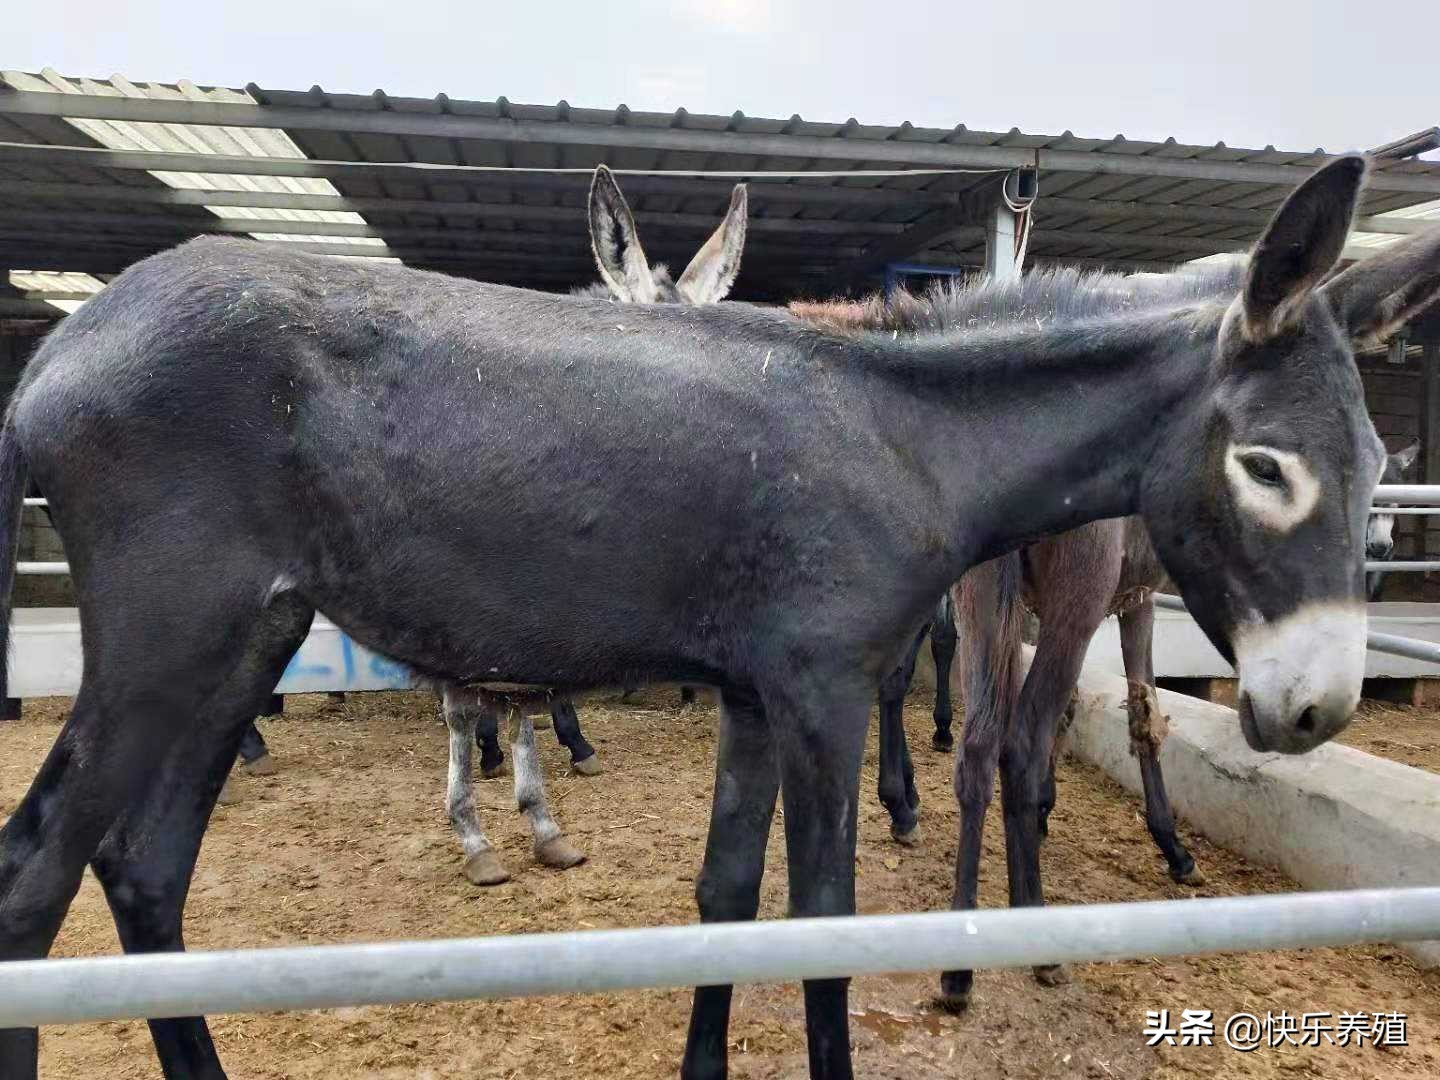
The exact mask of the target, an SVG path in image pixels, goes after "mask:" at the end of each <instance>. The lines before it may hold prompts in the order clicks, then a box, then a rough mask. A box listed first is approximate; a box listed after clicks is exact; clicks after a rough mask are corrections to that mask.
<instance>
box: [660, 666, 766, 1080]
mask: <svg viewBox="0 0 1440 1080" xmlns="http://www.w3.org/2000/svg"><path fill="white" fill-rule="evenodd" d="M779 788H780V773H779V769H778V765H777V762H776V760H775V751H774V744H773V741H772V739H771V735H770V728H769V725H768V723H767V722H766V719H765V714H764V712H763V711H762V710H761V708H760V704H759V702H758V701H757V700H756V699H755V698H754V696H753V695H750V694H740V693H738V692H736V691H734V690H724V691H721V693H720V737H719V743H718V746H717V748H716V755H715V790H714V794H713V796H712V804H711V810H710V833H709V836H708V838H707V839H706V841H705V863H704V866H703V867H702V868H701V870H700V876H699V877H697V878H696V879H695V899H696V902H697V903H698V904H699V907H700V921H701V922H707V923H708V922H740V921H749V920H751V919H753V918H755V914H756V912H757V911H759V909H760V880H761V878H762V877H763V876H764V873H765V845H766V842H767V841H768V840H769V838H770V824H771V821H772V820H773V819H774V817H775V795H776V792H777V791H778V790H779ZM730 994H731V988H730V987H728V986H699V987H696V988H695V999H694V1003H693V1004H692V1006H691V1010H690V1031H689V1034H688V1036H687V1037H686V1040H685V1058H684V1061H683V1063H682V1064H681V1066H680V1075H681V1077H682V1078H683V1080H722V1078H723V1077H724V1076H725V1075H726V1073H727V1065H728V1057H727V1045H728V1040H727V1032H728V1030H729V1027H730Z"/></svg>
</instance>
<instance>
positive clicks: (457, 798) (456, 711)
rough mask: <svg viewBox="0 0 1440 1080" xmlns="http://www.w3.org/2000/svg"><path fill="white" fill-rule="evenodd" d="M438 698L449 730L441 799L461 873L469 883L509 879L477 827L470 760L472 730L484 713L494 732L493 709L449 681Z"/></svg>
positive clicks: (493, 850) (488, 704)
mask: <svg viewBox="0 0 1440 1080" xmlns="http://www.w3.org/2000/svg"><path fill="white" fill-rule="evenodd" d="M440 698H441V700H442V702H443V703H444V707H445V726H446V727H447V728H448V729H449V730H450V769H449V775H448V780H447V792H446V800H445V802H446V808H447V809H448V811H449V814H450V824H451V826H452V827H453V828H454V829H455V835H456V836H458V837H459V838H460V847H461V849H462V850H463V851H464V852H465V863H464V866H463V868H462V871H461V872H462V873H464V875H465V877H466V879H467V880H468V881H469V882H470V883H471V884H472V885H499V884H502V883H503V882H506V881H509V880H510V872H509V871H508V870H506V869H505V864H504V863H503V862H501V861H500V856H499V854H498V853H497V852H496V851H495V848H494V847H493V846H492V845H491V843H490V839H489V838H488V837H487V836H486V835H485V831H484V830H483V829H481V828H480V815H479V814H478V813H477V812H476V810H475V793H474V790H473V784H472V776H471V769H472V768H473V766H472V764H471V761H470V754H471V748H472V747H473V746H474V745H475V729H476V727H477V725H478V724H479V723H480V722H481V720H482V716H483V715H484V714H486V713H487V712H488V714H489V717H490V726H491V730H492V732H493V731H494V728H495V720H494V709H493V707H492V706H491V705H490V703H489V702H487V701H484V700H482V698H481V697H480V695H479V694H476V693H475V692H474V691H472V690H466V689H463V688H462V687H458V686H452V685H449V684H447V685H445V686H444V687H442V688H441V691H440ZM482 760H483V755H482Z"/></svg>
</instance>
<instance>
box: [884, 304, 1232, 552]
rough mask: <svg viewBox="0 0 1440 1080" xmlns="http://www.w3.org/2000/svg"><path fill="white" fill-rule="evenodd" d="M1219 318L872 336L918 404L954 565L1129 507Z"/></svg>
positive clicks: (888, 368) (1196, 385) (1205, 356)
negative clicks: (909, 338)
mask: <svg viewBox="0 0 1440 1080" xmlns="http://www.w3.org/2000/svg"><path fill="white" fill-rule="evenodd" d="M1219 318H1220V311H1219V310H1218V308H1215V307H1213V306H1212V307H1207V308H1204V309H1201V310H1198V311H1197V310H1196V309H1188V310H1182V311H1175V310H1172V311H1169V312H1161V313H1156V314H1154V315H1148V316H1136V315H1133V314H1132V315H1130V316H1128V317H1127V318H1125V319H1124V320H1114V321H1108V322H1098V323H1091V324H1085V325H1078V326H1073V327H1067V328H1060V329H1055V330H1049V331H1044V330H1037V329H1033V328H1031V329H1026V328H1024V327H1018V326H1011V327H998V328H995V329H992V330H984V331H980V332H978V333H974V334H970V335H951V336H948V337H946V338H945V339H935V338H924V337H922V338H919V339H916V340H915V341H913V342H910V343H907V342H904V341H903V340H901V341H897V342H893V343H883V342H882V343H878V347H879V348H881V349H882V350H883V351H884V352H886V353H887V354H888V355H887V357H886V362H882V365H881V367H882V368H883V370H884V372H885V376H884V377H885V378H886V379H887V380H889V381H892V382H894V381H899V382H901V383H902V384H904V385H905V386H906V388H907V390H908V391H909V392H910V393H912V394H915V395H917V396H920V397H922V398H925V399H926V400H927V402H928V405H929V409H930V411H929V413H928V419H927V421H926V422H923V423H921V424H920V425H919V430H918V431H916V432H915V433H913V434H914V436H915V438H916V439H917V442H918V444H919V445H920V446H921V447H923V449H922V450H921V453H920V454H919V455H918V456H920V457H922V458H923V460H925V461H926V462H927V463H928V465H929V467H930V469H932V470H933V474H934V477H935V479H936V482H937V486H938V487H939V489H940V490H942V491H944V492H946V493H947V495H948V496H949V498H948V499H947V500H946V502H947V505H946V506H945V507H944V510H943V512H945V513H947V514H951V515H953V518H952V521H951V522H949V523H947V524H949V525H950V527H951V528H953V529H954V532H953V533H952V534H951V535H954V536H956V537H957V538H959V545H958V550H957V551H956V555H957V557H958V558H959V560H960V561H961V563H962V564H963V565H962V567H961V568H962V569H963V568H964V567H965V566H968V565H971V564H973V563H975V562H980V561H983V560H985V559H989V558H993V557H995V556H997V555H1000V554H1003V553H1004V552H1006V551H1009V550H1013V549H1014V548H1017V547H1020V546H1022V545H1024V544H1026V543H1028V542H1030V541H1032V540H1035V539H1037V538H1039V537H1041V536H1046V535H1051V534H1054V533H1059V532H1063V531H1065V530H1067V529H1071V528H1074V527H1076V526H1079V525H1082V524H1085V523H1086V522H1089V521H1095V520H1098V519H1100V518H1110V517H1121V516H1125V515H1128V514H1132V513H1135V512H1137V510H1138V509H1139V502H1140V488H1141V479H1142V477H1143V476H1144V474H1145V473H1146V471H1147V470H1148V469H1151V468H1153V467H1155V465H1156V463H1157V461H1158V460H1159V459H1160V458H1162V457H1163V456H1164V454H1165V450H1166V443H1167V433H1170V432H1173V431H1175V430H1177V429H1178V428H1179V427H1181V426H1182V425H1183V424H1185V422H1186V419H1187V416H1188V415H1189V411H1190V409H1191V408H1192V407H1193V403H1194V402H1195V401H1196V400H1198V397H1199V394H1200V392H1201V389H1202V387H1203V386H1204V384H1205V383H1206V380H1207V378H1208V376H1209V372H1210V361H1211V355H1212V350H1211V346H1210V342H1211V341H1213V333H1206V332H1204V331H1205V330H1206V329H1208V328H1210V323H1211V322H1212V321H1213V323H1214V325H1215V326H1216V327H1218V323H1219Z"/></svg>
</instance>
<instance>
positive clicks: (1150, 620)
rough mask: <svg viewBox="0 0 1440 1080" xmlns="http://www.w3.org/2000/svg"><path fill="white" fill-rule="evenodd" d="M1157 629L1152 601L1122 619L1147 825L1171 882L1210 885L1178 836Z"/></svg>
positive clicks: (1129, 704) (1134, 748)
mask: <svg viewBox="0 0 1440 1080" xmlns="http://www.w3.org/2000/svg"><path fill="white" fill-rule="evenodd" d="M1154 624H1155V605H1154V604H1153V603H1152V602H1151V601H1149V600H1147V601H1146V602H1145V603H1144V604H1142V605H1141V606H1140V607H1138V608H1136V609H1134V610H1133V611H1128V612H1126V613H1124V614H1123V615H1121V616H1120V651H1121V654H1122V655H1123V657H1124V659H1125V676H1126V678H1127V679H1129V680H1130V692H1129V694H1128V695H1127V696H1126V699H1125V708H1126V711H1127V712H1128V713H1129V714H1130V752H1131V753H1132V754H1134V755H1135V760H1136V761H1137V762H1138V763H1139V765H1140V781H1141V784H1142V785H1143V786H1144V788H1145V826H1146V828H1148V829H1149V830H1150V836H1151V837H1152V838H1153V839H1154V841H1155V846H1156V847H1158V848H1159V849H1160V853H1161V854H1162V855H1164V856H1165V863H1166V865H1167V866H1168V867H1169V870H1170V877H1171V879H1172V880H1174V881H1175V882H1177V883H1179V884H1181V885H1204V884H1205V875H1204V874H1203V873H1201V872H1200V870H1199V869H1198V868H1197V867H1196V866H1195V859H1194V857H1193V856H1191V854H1190V852H1189V851H1188V850H1186V847H1185V845H1184V844H1183V843H1182V842H1181V840H1180V837H1179V835H1178V834H1177V833H1176V831H1175V814H1174V811H1172V810H1171V809H1170V797H1169V796H1168V795H1167V794H1166V793H1165V776H1164V774H1163V773H1162V772H1161V771H1160V758H1159V753H1160V744H1161V743H1162V742H1164V740H1165V730H1166V724H1165V717H1164V715H1163V714H1162V713H1161V712H1160V700H1159V698H1158V697H1156V695H1155V664H1154V660H1153V656H1152V652H1151V640H1152V638H1151V631H1152V630H1153V628H1154Z"/></svg>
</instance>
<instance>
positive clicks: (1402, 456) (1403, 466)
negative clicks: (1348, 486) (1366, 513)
mask: <svg viewBox="0 0 1440 1080" xmlns="http://www.w3.org/2000/svg"><path fill="white" fill-rule="evenodd" d="M1419 453H1420V444H1419V443H1418V442H1413V443H1411V444H1410V445H1409V446H1407V447H1405V449H1404V450H1401V451H1400V452H1399V453H1395V454H1386V455H1385V467H1384V468H1383V469H1382V470H1381V472H1380V483H1382V484H1403V483H1404V482H1405V480H1406V478H1407V476H1408V475H1409V473H1410V466H1412V465H1414V464H1415V458H1416V457H1417V456H1418V455H1419ZM1376 505H1381V504H1376ZM1388 505H1391V506H1393V505H1394V504H1393V503H1390V504H1388ZM1394 550H1395V515H1394V514H1371V515H1370V528H1369V530H1368V531H1367V532H1366V534H1365V554H1366V555H1367V556H1368V557H1369V558H1372V559H1388V558H1390V553H1391V552H1392V551H1394Z"/></svg>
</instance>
